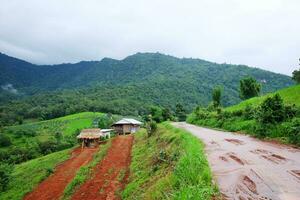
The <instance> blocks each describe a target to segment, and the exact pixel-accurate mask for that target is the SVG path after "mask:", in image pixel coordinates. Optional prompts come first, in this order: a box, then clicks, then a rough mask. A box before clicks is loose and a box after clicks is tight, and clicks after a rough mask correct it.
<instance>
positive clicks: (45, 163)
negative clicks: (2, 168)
mask: <svg viewBox="0 0 300 200" xmlns="http://www.w3.org/2000/svg"><path fill="white" fill-rule="evenodd" d="M70 151H71V150H70V149H66V150H63V151H59V152H55V153H52V154H49V155H46V156H43V157H40V158H37V159H33V160H30V161H27V162H24V163H22V164H18V165H15V167H14V170H13V173H12V176H11V179H10V182H9V185H8V188H7V190H6V191H4V192H2V193H0V199H1V200H12V199H13V200H18V199H22V198H23V196H24V195H25V194H26V193H28V192H30V191H32V190H33V188H35V187H36V186H37V185H38V184H39V183H40V182H41V181H43V180H44V179H45V178H47V177H48V176H49V175H50V174H51V173H52V172H53V170H54V168H55V166H57V165H58V164H59V163H61V162H63V161H65V160H67V159H68V158H69V157H70Z"/></svg>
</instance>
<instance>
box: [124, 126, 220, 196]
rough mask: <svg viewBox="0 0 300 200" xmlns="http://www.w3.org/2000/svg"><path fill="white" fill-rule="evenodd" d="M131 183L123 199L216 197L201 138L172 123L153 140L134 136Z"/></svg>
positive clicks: (144, 136)
mask: <svg viewBox="0 0 300 200" xmlns="http://www.w3.org/2000/svg"><path fill="white" fill-rule="evenodd" d="M130 170H131V175H130V178H129V184H128V185H127V186H126V188H125V190H124V191H123V192H122V198H123V199H197V200H199V199H200V200H201V199H203V200H204V199H205V200H206V199H210V198H211V197H212V196H214V195H217V188H216V187H215V185H214V184H213V183H212V174H211V171H210V168H209V165H208V162H207V160H206V156H205V154H204V150H203V144H202V143H201V142H200V141H199V139H198V138H196V137H194V136H193V135H191V134H190V133H189V132H186V131H184V130H182V129H178V128H175V127H173V126H172V125H170V124H169V123H162V124H160V125H158V129H157V131H156V132H155V134H154V135H153V136H151V137H148V136H147V133H146V131H145V130H141V131H139V132H138V133H137V134H136V135H135V143H134V146H133V150H132V163H131V166H130Z"/></svg>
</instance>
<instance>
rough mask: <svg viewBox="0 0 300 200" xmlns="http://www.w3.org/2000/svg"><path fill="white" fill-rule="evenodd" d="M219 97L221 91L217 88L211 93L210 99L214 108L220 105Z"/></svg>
mask: <svg viewBox="0 0 300 200" xmlns="http://www.w3.org/2000/svg"><path fill="white" fill-rule="evenodd" d="M221 95H222V90H221V87H219V86H217V87H215V88H214V89H213V91H212V99H213V105H214V107H219V106H220V105H221Z"/></svg>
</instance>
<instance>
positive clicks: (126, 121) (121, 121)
mask: <svg viewBox="0 0 300 200" xmlns="http://www.w3.org/2000/svg"><path fill="white" fill-rule="evenodd" d="M114 124H134V125H141V124H142V122H140V121H138V120H135V119H130V118H123V119H121V120H120V121H117V122H116V123H114Z"/></svg>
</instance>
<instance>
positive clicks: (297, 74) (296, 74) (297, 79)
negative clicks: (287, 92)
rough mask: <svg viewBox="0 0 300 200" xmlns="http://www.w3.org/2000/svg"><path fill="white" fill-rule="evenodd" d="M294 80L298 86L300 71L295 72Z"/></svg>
mask: <svg viewBox="0 0 300 200" xmlns="http://www.w3.org/2000/svg"><path fill="white" fill-rule="evenodd" d="M299 62H300V58H299ZM299 65H300V64H299ZM292 79H293V80H294V81H296V82H297V83H298V84H299V83H300V69H299V70H295V71H293V77H292Z"/></svg>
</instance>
